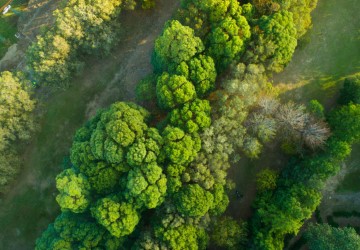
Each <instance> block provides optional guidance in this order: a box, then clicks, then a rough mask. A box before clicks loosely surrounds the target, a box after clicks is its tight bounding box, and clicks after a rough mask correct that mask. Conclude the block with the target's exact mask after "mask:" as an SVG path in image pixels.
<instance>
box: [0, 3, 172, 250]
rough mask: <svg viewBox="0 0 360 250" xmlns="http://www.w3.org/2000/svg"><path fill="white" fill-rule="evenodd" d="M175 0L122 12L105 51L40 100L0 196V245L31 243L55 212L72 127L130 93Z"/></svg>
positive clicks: (148, 68) (22, 246) (21, 246)
mask: <svg viewBox="0 0 360 250" xmlns="http://www.w3.org/2000/svg"><path fill="white" fill-rule="evenodd" d="M178 6H179V1H177V0H158V1H157V7H156V8H155V9H153V10H149V11H136V12H129V13H123V14H122V15H123V16H122V18H121V23H122V28H123V29H124V32H123V35H122V38H121V39H120V43H119V45H118V46H116V48H114V50H113V51H112V53H111V55H110V56H108V57H105V58H102V59H99V58H88V59H87V60H86V63H87V65H88V66H87V67H85V70H84V72H83V73H82V74H80V75H79V76H78V77H76V78H75V79H74V80H73V81H72V84H71V87H70V88H69V89H67V90H66V91H62V92H58V93H56V94H55V95H52V96H50V97H49V99H47V100H46V101H45V103H43V104H42V105H43V106H44V109H45V108H46V112H45V114H44V115H43V117H42V118H41V119H40V127H41V129H40V131H39V132H38V133H37V134H36V135H35V136H34V137H33V140H32V141H31V142H30V144H29V145H28V146H26V150H25V151H26V152H25V154H24V156H23V158H24V159H25V160H26V161H25V165H24V168H23V170H22V171H21V174H20V176H19V177H18V179H17V182H16V183H15V184H14V186H13V187H12V188H11V191H10V192H9V193H8V194H7V195H6V196H4V197H0V249H4V250H8V249H9V250H10V249H11V250H12V249H13V250H19V249H21V250H27V249H34V244H35V239H36V238H37V237H39V236H40V234H41V232H42V231H44V230H45V229H46V227H47V225H48V224H49V223H50V222H52V221H53V220H54V218H55V217H56V216H57V214H58V213H59V208H58V206H57V204H56V201H55V197H56V189H55V176H56V175H57V174H58V173H59V172H60V171H61V163H62V161H63V160H64V157H66V156H67V155H68V153H69V148H70V146H71V142H72V137H73V135H74V133H75V131H76V129H78V128H79V127H80V126H81V125H82V124H83V123H84V122H85V121H86V120H87V117H88V116H90V115H91V114H93V113H94V112H95V110H96V109H97V108H101V107H106V106H108V105H109V104H110V103H113V102H115V101H119V100H132V99H133V98H134V86H135V85H136V84H137V80H138V79H141V78H142V77H143V76H145V75H146V74H147V73H149V72H150V71H151V65H150V63H149V62H150V55H151V51H152V47H153V44H154V39H155V38H156V37H157V36H158V35H159V34H160V32H161V31H162V28H163V25H164V23H165V21H166V20H168V19H169V18H170V17H171V14H172V13H173V12H174V10H175V9H176V8H178ZM40 16H41V14H40ZM94 100H95V101H94Z"/></svg>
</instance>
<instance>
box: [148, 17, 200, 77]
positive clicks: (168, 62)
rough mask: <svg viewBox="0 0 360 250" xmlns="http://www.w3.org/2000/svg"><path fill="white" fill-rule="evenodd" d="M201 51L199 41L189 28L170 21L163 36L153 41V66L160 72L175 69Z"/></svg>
mask: <svg viewBox="0 0 360 250" xmlns="http://www.w3.org/2000/svg"><path fill="white" fill-rule="evenodd" d="M203 50H204V45H203V43H202V41H201V39H200V38H198V37H196V36H195V35H194V31H193V30H192V29H191V28H190V27H188V26H183V25H182V24H181V23H180V22H179V21H176V20H174V21H170V22H168V23H167V24H166V27H165V29H164V31H163V34H162V35H161V36H160V37H159V38H158V39H156V41H155V62H154V64H155V65H154V66H155V67H156V68H158V69H162V70H164V69H169V68H172V67H176V66H177V65H178V64H179V63H181V62H183V61H188V60H190V59H191V58H192V57H194V56H195V55H196V54H198V53H201V52H202V51H203Z"/></svg>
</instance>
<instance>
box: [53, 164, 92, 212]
mask: <svg viewBox="0 0 360 250" xmlns="http://www.w3.org/2000/svg"><path fill="white" fill-rule="evenodd" d="M56 188H57V189H58V190H59V192H60V194H58V195H57V196H56V201H57V202H58V203H59V205H60V207H61V209H62V210H64V211H66V210H70V211H72V212H74V213H82V212H84V211H85V210H86V209H87V207H88V206H89V204H90V200H89V199H90V184H89V182H88V180H87V178H86V177H85V176H84V175H83V174H76V173H75V171H74V170H73V169H66V170H64V171H63V172H61V173H60V174H59V175H58V176H57V177H56Z"/></svg>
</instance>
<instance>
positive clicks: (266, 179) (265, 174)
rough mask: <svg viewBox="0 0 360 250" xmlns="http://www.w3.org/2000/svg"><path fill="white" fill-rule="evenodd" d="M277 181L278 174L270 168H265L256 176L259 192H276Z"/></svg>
mask: <svg viewBox="0 0 360 250" xmlns="http://www.w3.org/2000/svg"><path fill="white" fill-rule="evenodd" d="M277 179H278V173H276V172H275V171H274V170H272V169H270V168H264V169H263V170H261V171H260V172H259V173H257V174H256V188H257V190H258V191H259V192H264V191H268V190H274V189H275V188H276V181H277Z"/></svg>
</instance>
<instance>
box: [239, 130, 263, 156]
mask: <svg viewBox="0 0 360 250" xmlns="http://www.w3.org/2000/svg"><path fill="white" fill-rule="evenodd" d="M242 150H243V152H244V154H245V155H246V156H247V157H249V158H251V159H255V158H258V157H259V154H260V153H261V150H262V145H261V144H260V142H259V141H258V140H257V139H256V138H254V137H250V136H247V137H245V138H244V144H243V148H242Z"/></svg>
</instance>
